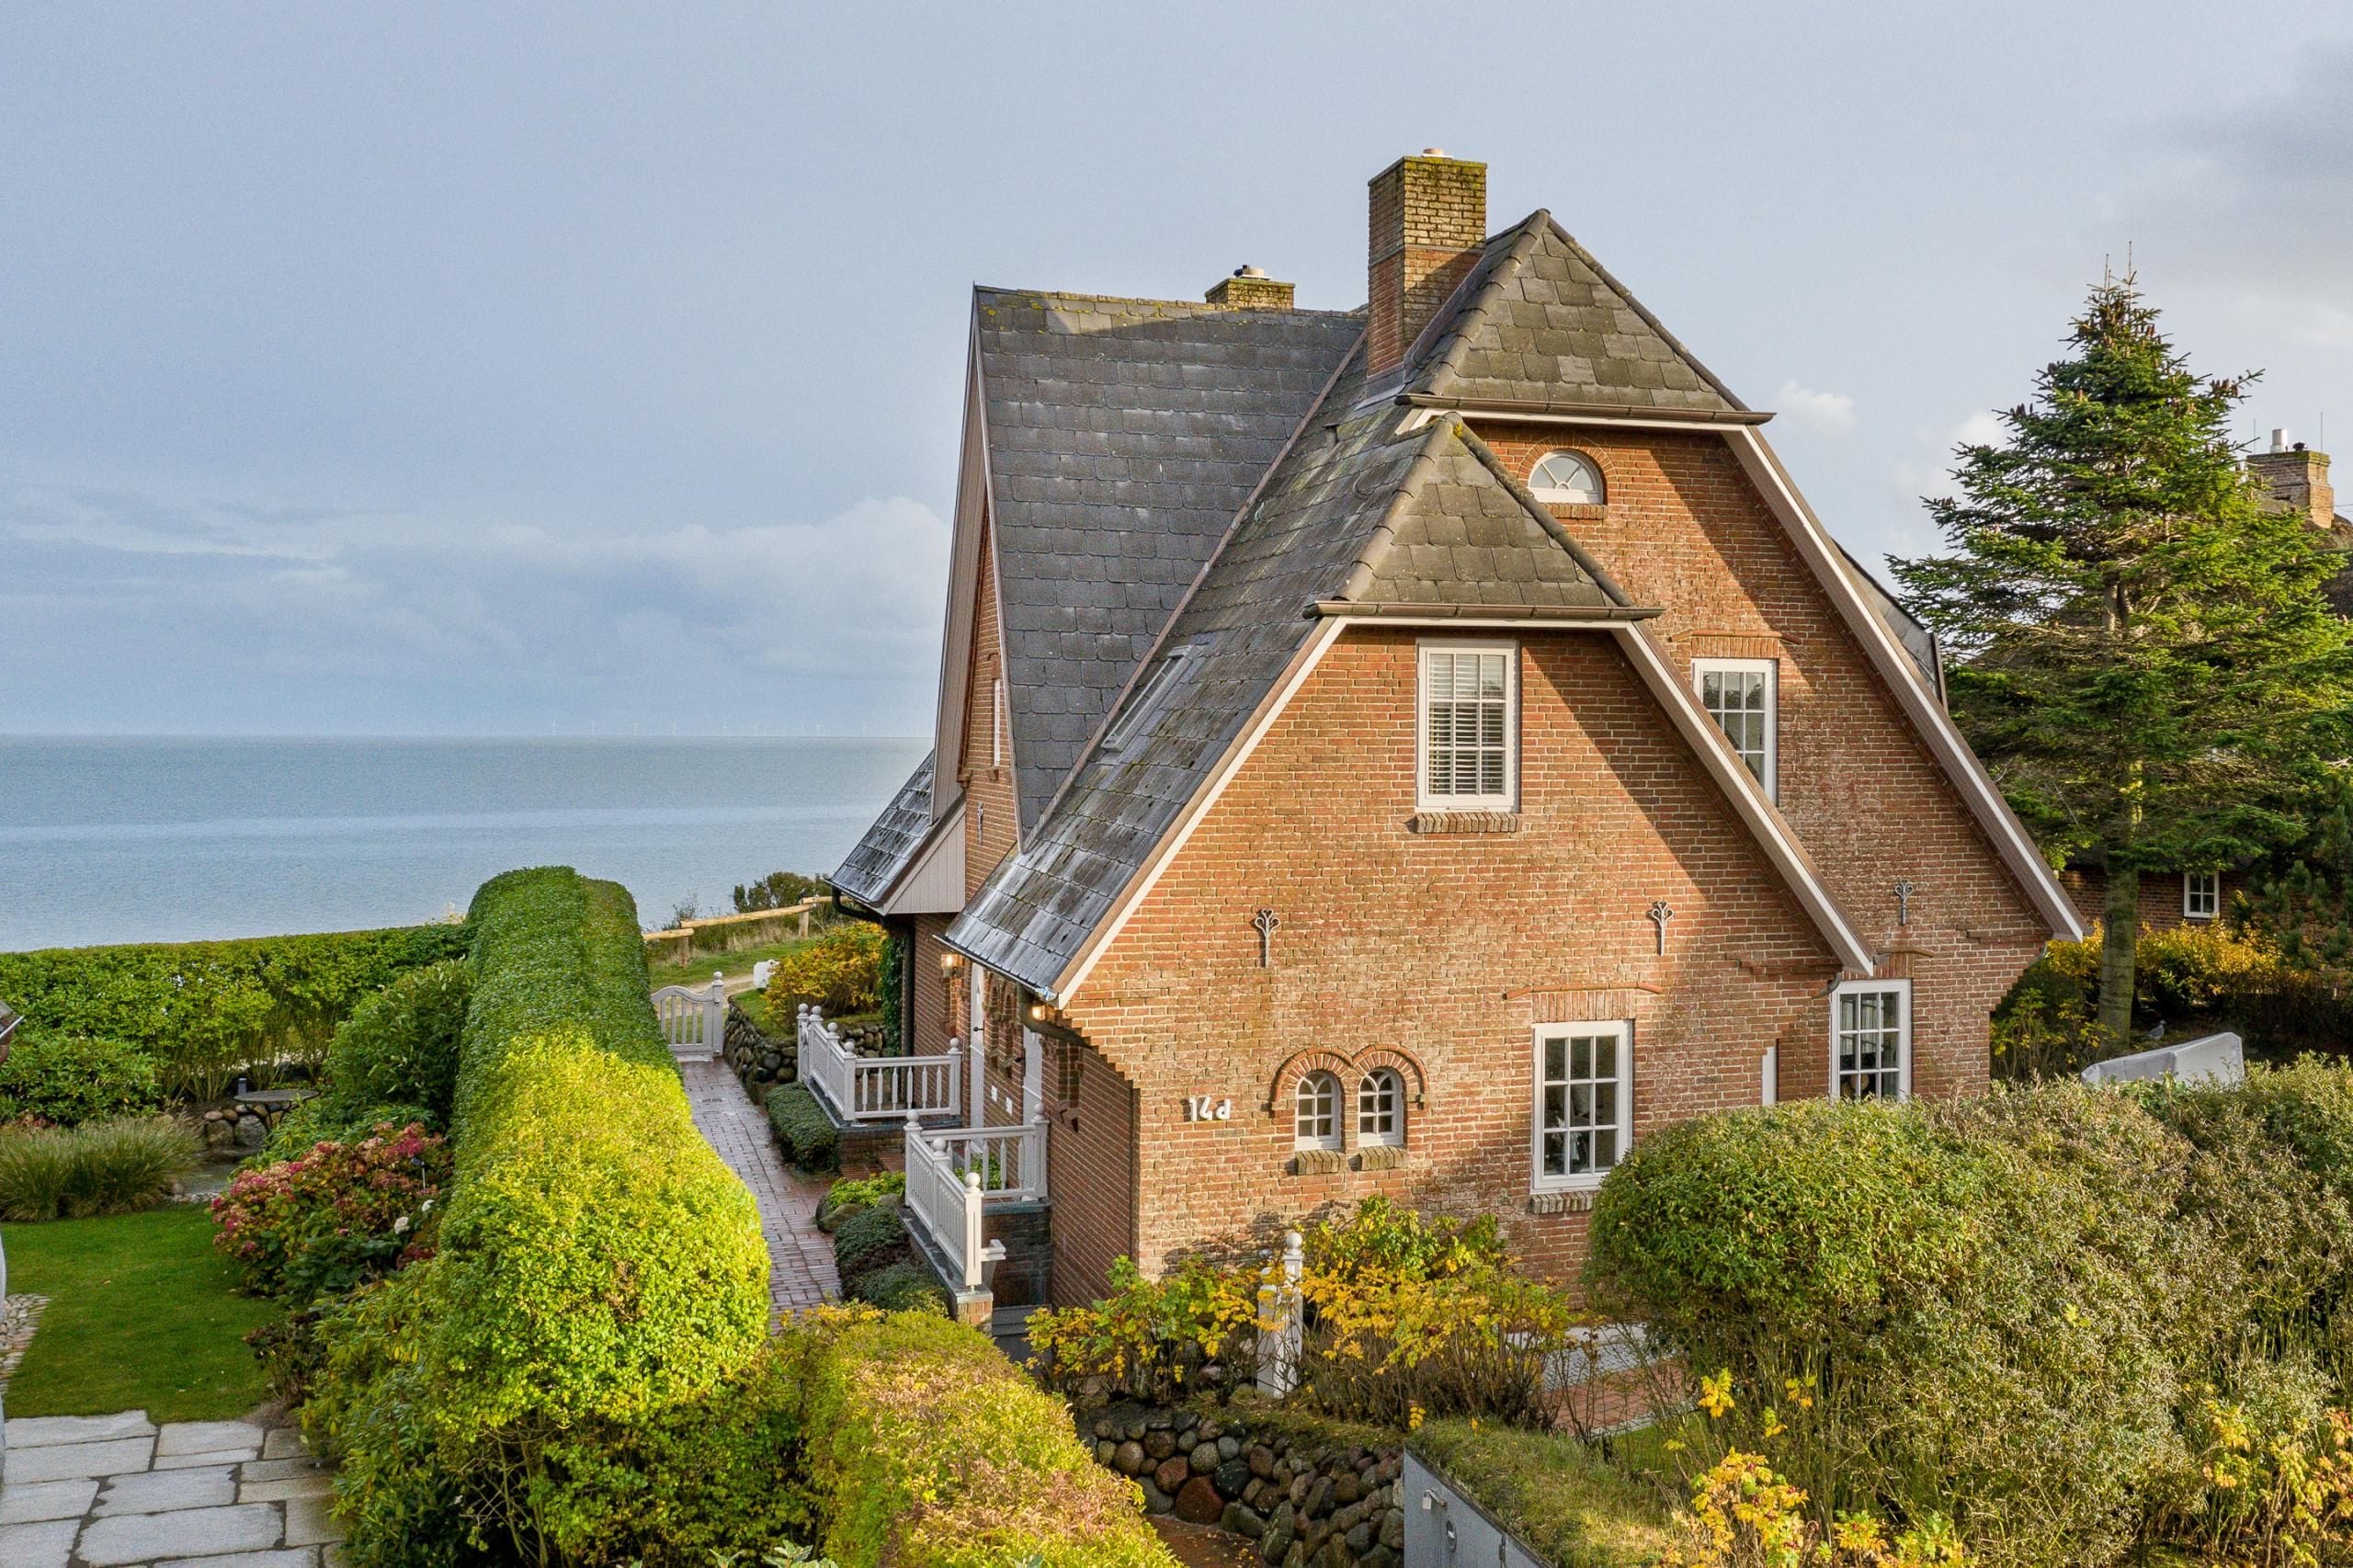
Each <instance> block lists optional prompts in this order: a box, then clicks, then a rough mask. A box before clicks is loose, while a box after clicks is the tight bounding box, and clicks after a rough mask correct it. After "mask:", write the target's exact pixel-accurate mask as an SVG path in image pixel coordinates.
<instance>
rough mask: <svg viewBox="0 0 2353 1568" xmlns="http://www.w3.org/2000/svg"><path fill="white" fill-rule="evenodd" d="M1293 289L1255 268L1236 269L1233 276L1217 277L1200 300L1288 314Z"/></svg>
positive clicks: (1247, 309) (1245, 308) (1288, 284)
mask: <svg viewBox="0 0 2353 1568" xmlns="http://www.w3.org/2000/svg"><path fill="white" fill-rule="evenodd" d="M1294 287H1295V285H1293V284H1290V283H1278V282H1276V281H1275V280H1274V279H1273V278H1269V277H1267V275H1266V274H1265V273H1264V272H1262V271H1260V270H1259V269H1258V268H1256V267H1235V268H1234V269H1233V277H1231V278H1219V279H1218V280H1217V283H1216V285H1215V286H1214V287H1212V288H1211V290H1210V291H1209V292H1208V293H1206V294H1204V295H1202V296H1201V298H1202V299H1204V300H1207V301H1209V302H1210V303H1211V304H1212V305H1225V306H1229V307H1231V308H1232V309H1233V310H1237V311H1287V310H1290V308H1291V292H1292V290H1293V289H1294Z"/></svg>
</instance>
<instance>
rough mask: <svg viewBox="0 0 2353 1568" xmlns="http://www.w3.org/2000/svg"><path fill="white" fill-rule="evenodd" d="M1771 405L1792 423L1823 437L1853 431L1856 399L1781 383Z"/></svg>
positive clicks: (1843, 394)
mask: <svg viewBox="0 0 2353 1568" xmlns="http://www.w3.org/2000/svg"><path fill="white" fill-rule="evenodd" d="M1773 405H1774V407H1776V408H1777V409H1779V411H1780V412H1781V413H1782V414H1783V415H1787V416H1788V417H1789V418H1790V420H1791V421H1792V422H1793V423H1795V424H1797V425H1799V426H1802V427H1804V428H1805V429H1808V430H1812V431H1813V432H1815V433H1816V434H1817V435H1823V436H1848V435H1852V434H1853V433H1854V429H1855V400H1854V399H1853V398H1851V397H1848V396H1847V394H1846V393H1844V392H1815V391H1813V390H1812V389H1811V388H1808V387H1802V386H1800V385H1798V384H1797V382H1795V381H1783V382H1782V383H1781V390H1780V392H1779V393H1778V394H1776V395H1775V397H1774V399H1773Z"/></svg>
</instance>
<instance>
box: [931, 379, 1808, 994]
mask: <svg viewBox="0 0 2353 1568" xmlns="http://www.w3.org/2000/svg"><path fill="white" fill-rule="evenodd" d="M1360 381H1361V377H1360V375H1359V374H1358V372H1357V371H1356V370H1355V369H1351V370H1350V371H1349V372H1348V373H1346V374H1344V375H1343V377H1342V378H1341V381H1339V383H1337V384H1336V385H1335V386H1334V388H1333V389H1332V391H1331V392H1330V393H1329V394H1327V396H1326V397H1325V399H1324V403H1323V405H1322V407H1321V408H1319V409H1318V411H1317V413H1316V415H1315V416H1314V417H1313V419H1311V420H1310V421H1309V423H1308V425H1307V426H1305V427H1304V428H1303V429H1302V432H1301V435H1300V437H1299V439H1298V440H1297V441H1295V442H1294V443H1293V444H1292V446H1291V447H1290V450H1289V451H1287V452H1286V453H1285V455H1284V457H1283V460H1282V461H1281V462H1280V463H1279V465H1278V466H1277V468H1276V470H1275V472H1274V474H1273V475H1272V477H1271V479H1270V481H1269V482H1268V483H1267V485H1266V486H1265V488H1264V489H1263V490H1262V491H1261V492H1260V493H1259V494H1258V495H1257V497H1256V499H1255V500H1254V501H1253V503H1252V504H1251V506H1249V507H1248V509H1247V510H1245V513H1244V514H1243V515H1242V517H1240V518H1239V519H1237V520H1236V522H1235V524H1234V527H1233V531H1232V533H1231V535H1230V537H1228V538H1227V540H1225V542H1224V544H1223V546H1222V548H1221V549H1220V550H1219V551H1218V552H1217V555H1216V557H1215V559H1214V561H1213V562H1211V565H1210V567H1209V569H1208V571H1207V572H1205V573H1204V574H1202V577H1201V581H1200V583H1199V587H1198V588H1197V589H1196V590H1195V591H1194V592H1193V594H1192V595H1191V596H1190V597H1188V599H1187V600H1186V601H1185V603H1184V605H1183V607H1182V608H1180V609H1179V610H1178V612H1177V614H1176V617H1175V619H1173V620H1172V622H1171V623H1170V625H1169V628H1168V631H1167V634H1166V636H1165V638H1164V639H1163V640H1162V642H1161V643H1160V645H1159V648H1158V650H1157V651H1156V656H1155V660H1154V666H1153V667H1152V668H1149V669H1147V671H1146V672H1145V673H1144V675H1143V676H1142V678H1140V679H1139V680H1138V681H1136V682H1135V683H1134V685H1133V687H1132V689H1131V690H1130V691H1129V692H1128V693H1127V694H1126V696H1125V698H1124V699H1123V700H1122V704H1121V707H1120V710H1119V712H1117V713H1116V714H1115V715H1114V716H1113V718H1112V722H1111V723H1110V724H1109V725H1108V726H1107V727H1106V734H1107V736H1117V737H1119V741H1118V744H1098V745H1097V747H1096V748H1095V749H1093V750H1092V751H1090V752H1089V753H1088V754H1087V755H1086V756H1085V757H1084V758H1083V759H1082V761H1081V762H1080V764H1079V766H1078V767H1077V770H1076V771H1075V773H1074V775H1073V777H1072V778H1071V782H1070V786H1069V788H1068V789H1067V790H1065V791H1064V792H1063V795H1062V796H1061V797H1060V798H1059V799H1058V800H1057V801H1055V802H1054V804H1053V806H1052V809H1051V812H1049V813H1048V815H1047V817H1046V818H1045V820H1044V821H1043V822H1042V823H1040V825H1039V827H1038V830H1037V832H1036V833H1035V834H1034V835H1032V837H1031V838H1030V839H1029V841H1028V842H1027V843H1025V845H1024V846H1022V847H1021V848H1020V849H1019V850H1017V852H1016V853H1015V854H1014V856H1013V857H1011V858H1009V859H1007V860H1006V862H1005V863H1004V864H1003V865H1001V866H999V867H998V868H997V869H996V871H995V873H994V874H993V875H992V876H991V877H990V878H989V880H988V881H987V883H986V884H984V885H983V887H982V889H981V890H980V892H978V893H976V894H975V895H974V896H973V898H972V902H971V903H969V904H968V905H967V906H966V908H965V910H964V912H963V914H962V915H960V916H959V917H958V918H957V920H956V922H955V924H954V925H952V926H950V927H949V931H948V935H947V941H948V943H949V946H951V947H954V948H957V949H961V950H962V951H963V952H965V953H967V954H968V955H970V956H971V957H972V958H973V959H975V960H978V961H979V962H981V963H983V964H985V965H987V966H988V967H989V968H991V969H994V970H996V971H999V972H1001V973H1005V974H1009V975H1011V976H1013V977H1014V978H1016V979H1017V980H1019V981H1021V982H1022V983H1025V984H1027V985H1029V986H1030V987H1031V988H1032V989H1033V990H1037V991H1040V992H1043V993H1046V994H1053V993H1054V992H1055V989H1056V987H1057V985H1058V984H1060V983H1061V982H1062V980H1063V975H1064V972H1065V971H1066V970H1067V969H1068V968H1069V966H1070V964H1071V962H1072V960H1074V957H1075V956H1076V955H1077V954H1078V952H1079V950H1080V949H1081V947H1082V945H1083V944H1085V943H1086V940H1087V938H1088V937H1090V936H1091V935H1092V934H1093V933H1094V932H1095V930H1096V928H1097V926H1098V925H1099V924H1100V923H1101V922H1102V921H1103V920H1104V918H1105V916H1106V915H1108V914H1109V913H1110V911H1111V910H1112V907H1113V905H1114V904H1115V903H1117V902H1118V901H1119V900H1120V897H1121V895H1122V894H1123V893H1124V892H1126V891H1127V890H1128V889H1129V887H1130V886H1131V883H1132V882H1133V881H1135V879H1136V877H1137V876H1138V874H1139V873H1140V872H1141V871H1142V869H1143V868H1144V867H1145V865H1146V863H1147V861H1148V860H1150V859H1151V858H1152V857H1153V856H1154V852H1155V850H1156V849H1157V848H1158V847H1159V846H1160V845H1161V843H1162V841H1163V839H1164V837H1165V835H1167V834H1168V832H1169V830H1170V828H1171V826H1172V824H1174V823H1175V822H1176V819H1177V817H1178V815H1179V814H1180V813H1181V812H1184V811H1185V809H1186V808H1187V806H1188V803H1190V802H1191V801H1194V799H1195V798H1196V797H1197V796H1198V795H1199V793H1200V791H1201V790H1202V788H1203V787H1204V785H1205V784H1206V783H1207V782H1208V780H1209V779H1210V778H1211V774H1212V772H1213V771H1214V770H1215V769H1216V768H1217V767H1218V766H1219V765H1220V763H1221V761H1222V759H1223V758H1224V757H1225V756H1227V755H1228V752H1229V750H1230V748H1231V747H1232V746H1233V744H1234V742H1235V740H1236V739H1237V737H1239V736H1240V735H1241V733H1243V731H1244V730H1245V727H1246V726H1247V725H1249V723H1250V722H1252V721H1253V719H1254V718H1256V716H1257V715H1259V714H1260V713H1261V711H1262V710H1264V709H1265V708H1266V706H1267V704H1268V702H1269V700H1270V699H1273V698H1274V696H1275V695H1276V693H1277V692H1278V690H1279V687H1281V686H1282V684H1283V682H1284V679H1285V676H1286V675H1287V673H1288V672H1290V671H1291V670H1293V669H1294V668H1295V667H1297V666H1298V665H1299V662H1300V661H1301V659H1302V655H1303V654H1304V653H1306V652H1307V651H1308V650H1309V648H1310V646H1311V644H1313V643H1314V642H1316V641H1317V639H1318V634H1319V630H1320V629H1321V627H1322V624H1323V622H1324V619H1325V618H1329V617H1333V616H1337V615H1374V616H1377V615H1381V614H1383V613H1388V612H1402V613H1408V614H1412V615H1415V616H1428V615H1433V614H1449V613H1453V614H1459V615H1463V616H1469V617H1482V616H1494V617H1504V618H1509V619H1537V618H1540V619H1544V620H1547V621H1552V622H1554V623H1559V622H1563V621H1565V622H1571V623H1575V622H1586V623H1589V624H1597V625H1605V626H1606V625H1609V624H1612V623H1618V624H1623V623H1625V622H1627V621H1629V620H1631V619H1639V618H1641V617H1643V615H1645V614H1647V613H1650V612H1646V611H1644V610H1642V609H1640V608H1637V607H1634V606H1632V605H1630V604H1629V603H1627V601H1626V599H1625V597H1624V596H1623V595H1622V594H1621V593H1620V591H1619V590H1618V588H1617V587H1616V585H1614V584H1612V583H1611V582H1610V581H1609V578H1608V574H1606V573H1604V572H1603V571H1602V570H1601V569H1600V567H1599V566H1598V565H1597V564H1596V563H1595V562H1593V560H1592V559H1591V558H1590V557H1589V556H1587V555H1586V553H1585V551H1583V550H1582V549H1580V548H1579V547H1578V546H1577V544H1576V543H1575V541H1574V540H1573V539H1571V538H1570V537H1569V535H1568V534H1567V532H1566V531H1565V530H1564V529H1563V528H1562V527H1561V525H1560V524H1559V523H1558V522H1557V521H1555V520H1554V519H1553V518H1552V516H1551V514H1550V513H1549V512H1547V511H1546V510H1545V509H1544V508H1543V507H1542V506H1540V505H1538V504H1537V502H1536V501H1535V499H1534V498H1533V497H1532V496H1530V495H1529V494H1528V493H1527V491H1526V489H1525V488H1524V487H1522V486H1521V485H1520V484H1519V483H1518V481H1517V480H1516V479H1514V478H1513V477H1512V476H1511V475H1510V474H1509V473H1508V472H1506V470H1505V469H1504V467H1503V465H1502V463H1501V462H1500V461H1498V460H1497V459H1496V458H1495V454H1494V453H1493V452H1492V451H1490V450H1489V449H1487V447H1486V446H1485V444H1484V443H1483V442H1482V441H1480V440H1479V439H1478V437H1476V436H1474V435H1472V433H1471V432H1470V431H1469V430H1468V429H1467V428H1465V427H1464V426H1462V425H1461V423H1460V422H1459V421H1457V420H1454V419H1451V418H1438V419H1435V420H1429V421H1427V423H1425V422H1424V417H1423V416H1420V415H1415V414H1414V413H1411V412H1409V411H1405V410H1401V409H1399V408H1397V407H1396V406H1394V405H1378V404H1376V405H1374V406H1372V407H1370V408H1369V409H1366V410H1362V411H1358V412H1354V413H1350V412H1347V411H1348V410H1350V408H1351V406H1352V405H1353V404H1354V403H1355V402H1356V400H1357V398H1358V394H1359V392H1361V390H1362V388H1361V386H1360V384H1359V383H1360ZM1327 415H1329V416H1330V417H1328V418H1327ZM1164 663H1165V665H1166V666H1167V667H1166V669H1165V675H1163V674H1162V673H1161V669H1160V666H1161V665H1163V664H1164ZM1131 708H1132V709H1137V710H1139V711H1138V712H1137V714H1136V718H1135V720H1134V721H1132V722H1131V720H1130V717H1129V713H1130V710H1131ZM1131 728H1132V729H1133V731H1134V733H1132V734H1130V733H1127V731H1128V730H1129V729H1131ZM1768 809H1769V808H1768ZM1842 929H1843V928H1842Z"/></svg>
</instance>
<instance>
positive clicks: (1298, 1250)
mask: <svg viewBox="0 0 2353 1568" xmlns="http://www.w3.org/2000/svg"><path fill="white" fill-rule="evenodd" d="M1301 1242H1302V1238H1301V1236H1300V1233H1298V1232H1297V1231H1285V1232H1284V1233H1283V1256H1282V1268H1281V1274H1280V1282H1279V1283H1277V1282H1276V1281H1274V1280H1269V1281H1267V1283H1266V1284H1263V1285H1261V1286H1259V1287H1258V1392H1261V1393H1264V1394H1266V1395H1267V1396H1269V1397H1270V1398H1274V1399H1280V1398H1282V1397H1283V1396H1284V1395H1285V1394H1287V1393H1289V1392H1290V1391H1291V1390H1292V1389H1294V1388H1296V1387H1298V1386H1299V1365H1300V1359H1301V1358H1302V1355H1303V1354H1304V1352H1305V1349H1306V1334H1305V1329H1304V1326H1303V1325H1302V1322H1301V1314H1300V1300H1299V1277H1300V1275H1301V1274H1302V1272H1303V1271H1304V1270H1305V1268H1306V1267H1307V1253H1306V1249H1305V1248H1304V1247H1303V1246H1302V1244H1301Z"/></svg>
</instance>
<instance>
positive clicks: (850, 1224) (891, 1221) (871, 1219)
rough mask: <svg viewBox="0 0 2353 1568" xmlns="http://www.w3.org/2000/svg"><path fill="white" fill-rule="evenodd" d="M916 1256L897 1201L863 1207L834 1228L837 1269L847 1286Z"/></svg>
mask: <svg viewBox="0 0 2353 1568" xmlns="http://www.w3.org/2000/svg"><path fill="white" fill-rule="evenodd" d="M913 1256H915V1243H914V1241H913V1240H912V1239H911V1238H910V1237H909V1236H908V1235H907V1222H906V1221H905V1219H904V1218H903V1217H902V1216H901V1215H900V1213H899V1209H898V1206H897V1205H896V1204H893V1203H877V1204H875V1205H874V1206H873V1207H872V1208H870V1209H861V1210H858V1212H857V1213H855V1214H852V1215H851V1216H849V1218H847V1219H846V1220H844V1221H842V1222H841V1223H840V1224H839V1225H837V1226H835V1229H834V1269H835V1272H836V1273H837V1274H839V1275H840V1276H841V1281H842V1283H843V1284H844V1285H845V1286H847V1285H849V1284H851V1283H853V1282H854V1281H856V1280H857V1279H858V1277H859V1276H861V1275H866V1274H871V1273H873V1272H874V1271H875V1270H877V1269H880V1268H888V1267H891V1266H892V1264H894V1263H905V1262H906V1261H908V1260H909V1259H910V1258H911V1257H913Z"/></svg>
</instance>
